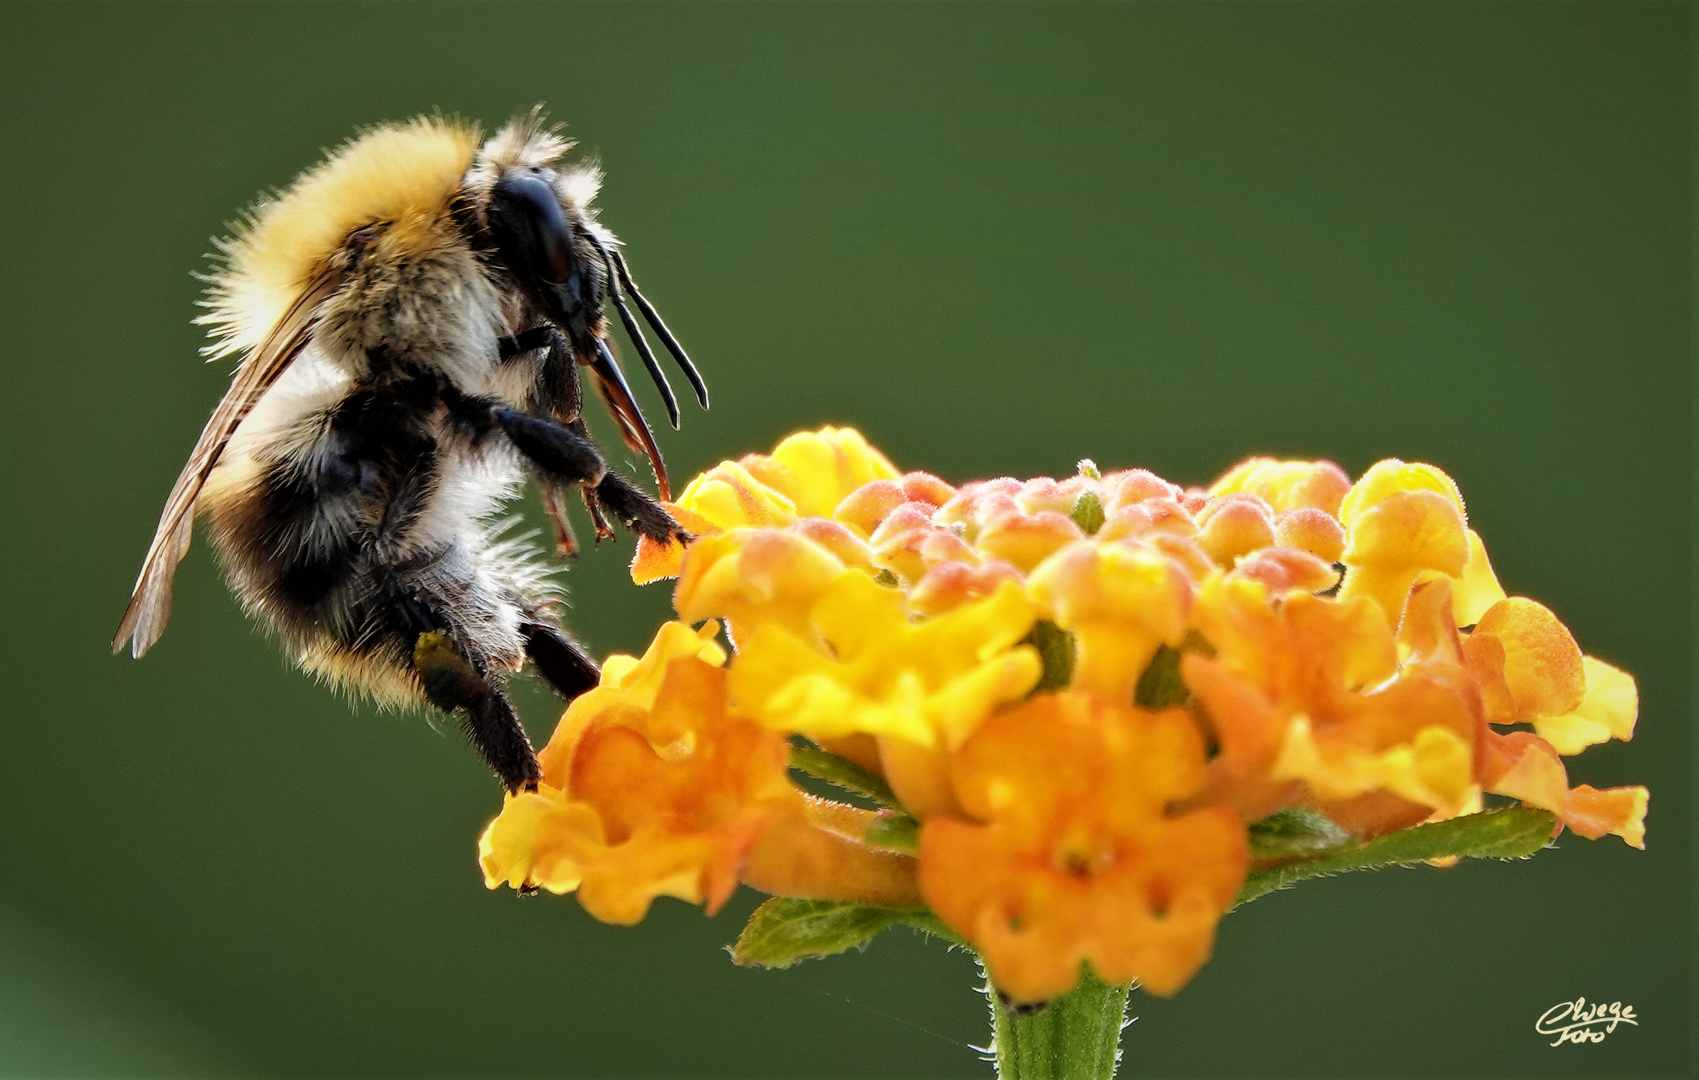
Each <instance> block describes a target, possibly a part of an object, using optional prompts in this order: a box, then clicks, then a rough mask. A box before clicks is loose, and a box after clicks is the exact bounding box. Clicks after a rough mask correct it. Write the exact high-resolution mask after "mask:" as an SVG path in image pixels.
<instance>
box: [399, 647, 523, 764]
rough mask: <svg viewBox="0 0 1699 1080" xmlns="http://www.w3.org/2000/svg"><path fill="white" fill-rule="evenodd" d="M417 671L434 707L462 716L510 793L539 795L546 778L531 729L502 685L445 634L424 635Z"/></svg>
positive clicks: (416, 653)
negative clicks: (532, 745)
mask: <svg viewBox="0 0 1699 1080" xmlns="http://www.w3.org/2000/svg"><path fill="white" fill-rule="evenodd" d="M413 669H414V671H416V672H417V673H418V676H419V683H420V685H421V686H422V687H423V688H424V691H425V696H426V697H428V698H430V700H431V704H433V705H435V706H436V707H437V708H439V709H442V710H443V711H445V712H457V711H458V712H461V713H462V714H463V716H464V720H463V724H464V726H465V728H466V733H467V735H469V736H470V737H471V739H472V745H473V746H475V747H476V748H477V750H478V753H479V754H480V755H482V756H483V759H484V760H485V761H486V762H487V763H488V764H489V766H490V768H491V769H492V770H493V771H494V772H495V774H496V776H497V777H499V778H500V779H501V782H502V786H504V787H506V788H507V790H509V791H519V790H525V791H535V790H536V788H537V781H538V780H539V779H541V778H542V775H543V773H542V769H541V767H540V766H538V764H537V754H536V751H535V750H533V749H532V748H531V739H530V736H528V735H526V733H525V725H524V724H522V723H521V722H520V720H519V714H518V713H517V712H515V711H514V708H513V702H512V701H510V700H508V697H507V694H506V693H505V692H504V691H503V690H502V688H501V686H500V685H498V684H495V683H492V682H490V681H489V680H488V679H486V678H485V677H484V676H483V675H482V674H481V673H480V672H479V671H478V669H477V667H476V666H474V665H473V663H472V661H470V660H468V659H467V658H466V655H465V653H463V652H462V651H461V650H460V648H459V647H458V646H456V645H455V643H454V639H453V638H452V637H450V636H449V634H448V632H447V631H445V630H432V631H429V632H428V633H424V634H420V635H419V639H418V642H417V644H415V645H414V647H413Z"/></svg>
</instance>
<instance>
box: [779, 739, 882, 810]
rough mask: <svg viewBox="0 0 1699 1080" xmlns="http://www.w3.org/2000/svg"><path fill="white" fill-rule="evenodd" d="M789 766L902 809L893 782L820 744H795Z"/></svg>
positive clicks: (875, 800) (846, 789) (878, 801)
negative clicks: (826, 749) (830, 751)
mask: <svg viewBox="0 0 1699 1080" xmlns="http://www.w3.org/2000/svg"><path fill="white" fill-rule="evenodd" d="M790 767H791V768H793V769H796V770H797V771H799V772H805V773H807V774H808V775H809V776H817V777H819V778H820V779H822V780H824V781H826V782H827V783H829V784H836V785H838V786H839V787H841V788H843V789H844V790H845V791H853V792H854V793H855V794H857V795H860V796H862V797H864V798H868V799H872V800H873V801H874V802H876V803H881V804H883V805H885V806H889V807H892V808H894V809H897V810H901V809H902V805H903V804H902V803H900V802H898V801H897V795H896V793H895V792H893V791H892V790H891V785H889V784H887V783H885V781H884V780H883V779H882V778H880V777H878V776H875V775H874V774H872V773H870V772H868V771H867V770H866V769H864V768H862V767H861V766H860V765H857V764H856V763H855V762H853V761H851V760H849V759H848V758H841V757H839V756H838V755H836V754H829V753H827V752H826V751H824V750H822V749H820V748H819V747H818V746H792V747H791V758H790Z"/></svg>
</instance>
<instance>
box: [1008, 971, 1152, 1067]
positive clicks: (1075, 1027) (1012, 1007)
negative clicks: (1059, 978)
mask: <svg viewBox="0 0 1699 1080" xmlns="http://www.w3.org/2000/svg"><path fill="white" fill-rule="evenodd" d="M1129 989H1131V988H1130V987H1128V986H1114V985H1111V984H1109V983H1106V982H1104V981H1102V980H1101V979H1099V978H1097V977H1096V976H1095V975H1092V974H1091V973H1090V972H1089V971H1088V972H1085V973H1083V974H1082V976H1081V978H1080V984H1079V985H1078V986H1076V987H1075V988H1074V989H1073V990H1071V991H1069V992H1068V993H1066V994H1063V995H1062V996H1061V997H1056V998H1051V999H1050V1000H1049V1001H1047V1002H1045V1003H1044V1004H1043V1005H1039V1006H1036V1007H1035V1006H1030V1005H1016V1004H1013V1003H1011V1002H1009V1001H1007V1000H1005V999H1004V997H1003V995H1002V994H1001V993H999V992H998V990H997V987H996V986H994V985H992V984H991V983H990V982H989V981H987V982H986V984H985V993H986V997H988V998H990V1000H991V1031H992V1046H993V1047H994V1048H995V1049H996V1052H997V1075H998V1077H999V1078H1000V1080H1111V1078H1113V1077H1114V1075H1115V1066H1116V1064H1117V1063H1118V1062H1119V1061H1120V1057H1121V1051H1120V1045H1121V1028H1122V1026H1123V1025H1124V1024H1125V1023H1126V1016H1127V992H1128V990H1129Z"/></svg>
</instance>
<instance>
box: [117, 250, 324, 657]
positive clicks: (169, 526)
mask: <svg viewBox="0 0 1699 1080" xmlns="http://www.w3.org/2000/svg"><path fill="white" fill-rule="evenodd" d="M340 281H341V277H340V275H339V274H338V273H335V272H332V271H330V270H328V269H327V270H325V271H322V272H321V273H320V274H319V275H318V276H317V277H316V278H314V279H313V280H312V281H311V282H309V283H308V285H307V288H306V289H304V290H303V291H302V293H301V295H300V296H299V297H298V298H297V299H296V301H295V303H294V304H293V305H291V306H290V308H289V310H288V311H286V312H284V314H283V317H282V318H280V319H279V320H278V321H277V325H276V326H274V327H272V329H271V333H269V334H267V335H266V338H265V340H264V341H262V342H260V345H259V348H257V349H255V350H254V351H253V352H252V353H250V354H249V355H248V357H247V358H246V359H245V360H243V361H242V365H241V366H240V367H238V368H237V369H236V376H235V378H233V379H232V380H231V382H230V389H229V391H227V392H226V393H225V395H224V398H223V400H221V401H220V402H219V403H218V408H216V409H214V410H213V413H212V418H211V419H210V420H208V421H207V422H206V427H205V428H203V429H202V430H201V437H200V438H199V439H197V440H196V441H195V448H194V450H193V451H192V452H191V453H190V454H189V461H188V464H186V465H184V466H183V471H182V473H180V474H179V475H178V477H177V483H176V484H174V485H173V486H172V488H171V494H170V496H169V497H168V498H167V499H166V500H165V510H164V511H163V512H162V513H161V514H160V516H159V528H158V529H157V530H155V532H154V534H153V543H152V544H150V545H148V549H147V557H146V558H145V559H143V560H142V572H141V574H140V575H138V576H137V578H136V587H135V589H134V591H132V592H131V594H130V606H129V608H127V609H126V610H125V612H124V621H123V622H121V623H119V624H118V633H117V635H116V636H115V637H113V639H112V651H113V652H118V651H120V650H121V649H123V647H124V645H125V643H126V642H128V643H129V644H130V653H131V655H132V656H141V655H142V654H143V653H145V652H147V651H148V650H149V649H150V648H152V647H153V643H154V642H156V641H158V640H159V636H160V635H161V634H163V633H164V632H165V623H166V620H167V619H169V618H170V616H171V582H172V578H173V577H175V576H176V573H177V564H178V563H179V562H181V561H182V559H183V556H184V555H185V554H187V553H188V550H189V538H190V536H191V534H192V532H193V527H194V520H195V502H196V500H198V499H199V498H200V494H201V488H202V487H204V486H205V484H206V478H207V475H208V474H209V473H211V472H212V470H213V466H215V465H217V464H218V459H219V457H220V456H221V455H222V454H223V453H224V448H225V446H227V445H229V442H230V437H231V436H232V435H233V434H235V432H236V428H237V426H238V425H240V424H241V423H242V421H243V420H244V419H246V418H247V416H248V413H250V412H251V411H253V408H254V405H255V404H257V403H258V402H259V400H260V398H261V397H262V396H263V395H264V394H265V392H266V391H267V390H268V389H270V388H271V386H272V384H273V383H275V382H277V379H278V376H280V375H282V374H283V373H284V371H286V370H287V369H288V367H289V365H290V364H291V363H292V362H293V361H294V359H295V357H297V356H299V355H300V353H301V350H302V349H303V348H305V347H306V344H307V341H308V339H309V338H311V336H312V332H313V327H314V326H315V325H316V324H317V322H318V315H319V309H320V307H321V306H322V305H323V303H324V301H325V300H326V299H327V298H328V297H329V296H330V294H331V293H332V292H334V291H335V289H336V286H337V285H338V284H339V283H340Z"/></svg>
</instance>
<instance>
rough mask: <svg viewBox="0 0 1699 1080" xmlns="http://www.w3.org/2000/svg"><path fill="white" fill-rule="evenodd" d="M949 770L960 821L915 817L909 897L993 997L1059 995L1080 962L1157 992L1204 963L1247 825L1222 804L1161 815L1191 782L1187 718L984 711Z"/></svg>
mask: <svg viewBox="0 0 1699 1080" xmlns="http://www.w3.org/2000/svg"><path fill="white" fill-rule="evenodd" d="M950 776H951V779H952V781H953V782H954V786H955V789H956V793H957V795H958V797H959V798H960V801H961V804H962V806H963V808H964V810H965V811H966V813H967V814H968V815H969V819H968V820H962V819H957V818H953V817H933V818H930V819H928V820H927V822H926V824H925V826H924V828H923V831H922V834H921V860H920V886H921V892H922V894H923V895H924V896H925V898H926V900H927V903H928V904H930V905H931V907H932V909H933V911H935V912H937V914H938V916H939V917H940V918H941V919H943V920H944V921H945V922H946V923H947V924H948V925H949V926H950V927H951V928H952V929H954V930H956V931H957V932H958V933H960V934H962V935H963V936H964V937H966V938H967V939H968V941H970V942H971V943H972V944H973V945H974V947H975V948H976V949H978V950H979V951H980V952H981V954H982V955H983V956H984V957H985V961H986V964H987V966H988V967H989V969H990V972H991V976H992V979H993V981H994V982H995V983H996V985H997V986H998V988H999V989H1001V990H1002V991H1003V992H1004V993H1006V994H1008V995H1009V996H1010V997H1012V998H1014V999H1016V1000H1019V1001H1041V1000H1043V999H1045V998H1049V997H1052V996H1054V995H1056V994H1060V993H1064V992H1066V991H1068V990H1069V989H1071V988H1072V987H1073V986H1074V984H1075V983H1076V981H1077V980H1078V979H1079V975H1080V965H1081V964H1083V963H1089V964H1090V965H1091V967H1092V969H1093V970H1094V971H1095V972H1096V973H1097V975H1098V976H1099V977H1100V978H1102V979H1105V980H1107V981H1109V982H1127V981H1130V980H1132V979H1137V980H1139V982H1140V984H1141V986H1142V987H1143V988H1144V989H1145V990H1146V991H1149V992H1151V993H1155V994H1163V995H1167V994H1172V993H1174V992H1175V991H1176V990H1178V989H1179V988H1180V987H1181V986H1182V985H1184V984H1185V982H1186V981H1187V980H1188V979H1190V978H1191V976H1192V974H1193V973H1194V972H1196V971H1197V969H1198V967H1199V966H1201V965H1202V964H1203V962H1204V961H1205V960H1206V959H1207V958H1208V956H1209V952H1210V947H1211V944H1212V942H1213V940H1214V934H1215V924H1216V921H1217V920H1218V919H1219V918H1220V917H1221V915H1222V914H1223V913H1224V912H1225V911H1226V910H1227V908H1228V906H1229V905H1230V904H1232V902H1233V899H1234V897H1235V896H1236V895H1237V893H1238V890H1239V886H1240V884H1241V883H1242V882H1243V880H1244V874H1245V865H1246V847H1245V832H1244V828H1243V826H1242V825H1241V824H1240V823H1239V821H1238V819H1237V818H1236V817H1235V816H1234V815H1233V813H1232V812H1231V811H1229V810H1227V809H1226V808H1224V807H1206V808H1203V809H1199V810H1194V811H1190V812H1185V813H1172V812H1170V811H1169V810H1168V809H1167V807H1168V805H1169V804H1170V803H1173V802H1176V801H1178V800H1181V799H1184V798H1186V797H1188V796H1190V795H1192V794H1193V793H1195V792H1196V791H1197V790H1198V788H1199V787H1200V785H1201V784H1202V782H1203V777H1204V746H1203V741H1202V739H1201V738H1200V737H1199V735H1198V733H1197V729H1196V728H1195V727H1194V725H1193V724H1192V722H1191V720H1190V719H1189V718H1188V717H1187V716H1186V715H1185V713H1184V712H1181V711H1179V710H1169V711H1166V712H1158V713H1151V712H1145V711H1143V710H1140V709H1136V708H1133V707H1132V706H1127V705H1118V704H1114V703H1111V702H1108V701H1105V700H1103V699H1101V698H1098V697H1094V696H1091V695H1086V694H1075V693H1068V692H1063V693H1058V694H1043V695H1039V696H1038V697H1035V698H1033V699H1031V700H1030V701H1027V702H1026V703H1024V704H1022V705H1020V706H1018V707H1016V708H1014V709H1011V710H1009V711H1008V712H1005V713H1002V714H1000V715H998V716H996V717H994V718H993V719H991V720H990V721H987V722H986V723H985V724H984V725H983V726H982V727H981V728H980V729H979V730H978V731H977V732H975V734H974V735H973V736H972V737H971V738H970V739H969V740H968V741H967V743H965V744H964V745H963V746H962V748H961V750H960V752H959V753H957V754H956V755H955V757H954V758H953V759H952V761H951V763H950Z"/></svg>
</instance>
